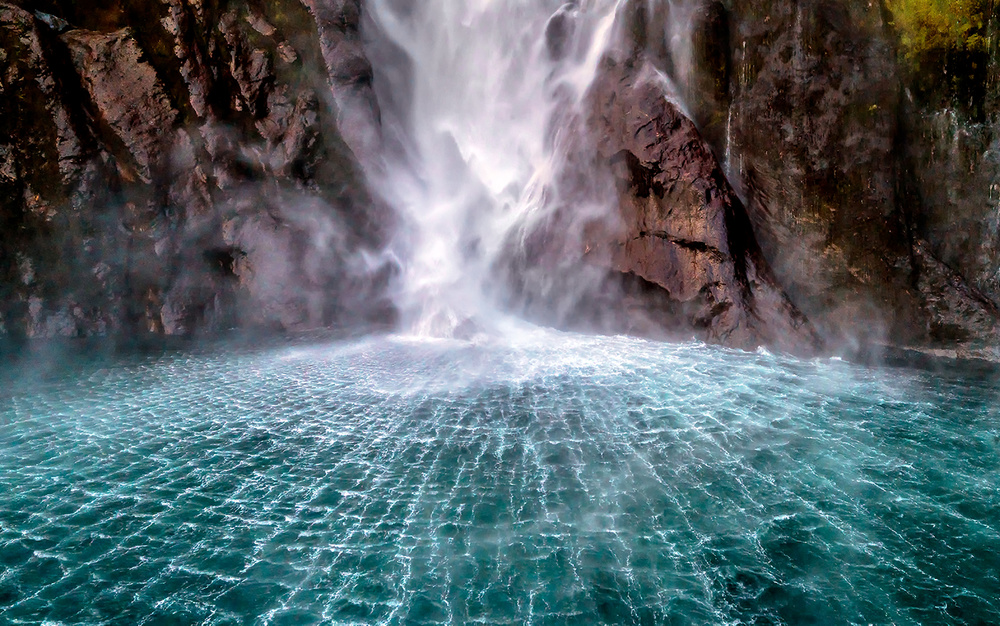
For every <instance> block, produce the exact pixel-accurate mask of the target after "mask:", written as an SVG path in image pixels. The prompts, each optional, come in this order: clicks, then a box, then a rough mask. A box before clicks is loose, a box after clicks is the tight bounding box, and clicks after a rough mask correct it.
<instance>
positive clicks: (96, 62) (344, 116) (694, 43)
mask: <svg viewBox="0 0 1000 626" xmlns="http://www.w3.org/2000/svg"><path fill="white" fill-rule="evenodd" d="M91 4H93V6H91ZM681 5H684V7H685V11H686V12H685V13H684V15H683V16H682V15H681V14H680V13H677V11H679V9H678V8H677V7H679V6H681ZM567 6H568V7H569V8H568V9H565V8H564V10H563V11H562V13H563V14H564V15H566V14H568V13H570V12H572V10H575V9H576V7H575V6H574V5H573V4H572V3H571V4H570V5H567ZM672 10H673V11H675V14H674V15H671V13H670V12H671V11H672ZM893 10H894V5H893V3H886V2H875V3H869V2H853V1H851V0H769V1H767V2H754V3H747V2H737V1H735V0H728V1H719V0H711V1H704V2H698V3H668V2H652V3H650V2H645V1H638V0H637V1H634V2H626V3H625V5H624V6H623V8H622V12H623V16H622V20H623V24H624V25H625V27H626V28H627V29H628V33H627V36H626V37H625V38H624V39H623V43H622V46H620V47H619V48H616V49H614V50H611V51H609V54H608V56H607V58H606V59H605V60H604V61H603V65H602V68H603V69H602V71H601V73H600V74H599V76H598V79H597V81H596V82H595V84H594V87H593V89H592V94H591V98H590V100H591V102H590V108H591V110H590V112H589V119H588V120H587V126H588V128H589V129H590V132H591V133H593V134H594V135H595V136H596V137H597V138H598V139H597V141H595V143H594V145H593V147H592V152H593V154H592V155H591V158H593V159H596V160H598V161H600V162H602V163H604V164H605V165H606V166H607V167H608V168H609V169H610V171H611V172H612V173H613V175H614V178H615V180H616V184H617V186H618V188H617V193H618V204H619V207H620V211H621V217H622V227H621V229H620V231H619V232H603V233H600V234H599V236H598V239H597V240H594V241H591V242H589V243H590V244H592V245H593V247H601V246H605V247H607V249H608V254H607V256H606V261H605V262H606V264H607V268H606V269H607V271H608V272H609V276H611V277H612V278H613V279H614V280H616V281H617V280H619V278H620V279H622V280H624V281H625V282H626V283H628V284H629V285H632V287H634V288H633V289H631V290H629V289H626V290H625V293H626V295H627V296H628V298H629V302H630V303H629V306H632V305H633V304H634V302H633V301H634V300H635V299H638V300H639V301H640V302H639V304H638V305H637V306H639V307H640V308H643V309H644V310H646V311H647V312H649V311H652V312H653V314H655V315H659V316H660V318H661V321H662V324H663V326H664V327H667V328H669V329H671V330H678V329H682V330H683V329H688V330H690V331H691V332H693V333H694V334H695V336H698V337H701V338H703V339H706V340H709V341H713V342H717V343H723V344H726V345H733V346H738V347H753V346H754V345H760V344H766V345H772V346H777V347H779V348H782V349H791V350H795V349H797V348H798V349H802V348H803V347H805V348H808V349H810V350H812V349H816V348H818V347H819V346H820V345H823V344H825V346H826V349H827V350H831V351H839V352H845V353H856V352H858V351H866V350H870V349H871V348H872V346H881V345H895V346H906V347H916V348H921V349H947V350H950V351H953V353H955V354H958V355H963V356H986V357H991V358H995V357H996V351H995V349H994V346H996V345H998V344H997V339H998V336H997V334H998V320H1000V314H998V310H1000V309H998V306H997V305H998V303H1000V254H997V253H996V252H995V251H996V249H997V243H998V242H997V238H998V234H1000V79H998V76H1000V55H998V52H997V50H998V46H1000V37H998V35H997V30H998V18H997V11H996V5H995V0H984V5H983V7H981V15H983V16H986V19H985V20H983V21H982V23H981V24H979V25H978V26H975V28H974V30H973V31H968V32H969V33H972V32H974V33H975V34H977V35H980V36H982V38H983V40H984V41H985V44H984V45H981V46H978V47H977V48H976V49H975V50H969V49H965V48H962V47H959V48H948V47H947V46H945V47H944V48H941V46H938V47H937V48H935V47H933V46H931V48H930V49H929V50H918V51H916V52H914V51H913V50H909V49H908V48H907V45H909V44H907V41H909V39H907V37H906V36H905V33H904V32H903V25H902V21H901V20H900V14H898V13H895V14H894V13H893ZM363 14H364V7H363V4H362V2H361V0H331V1H324V0H302V1H301V2H298V1H296V0H281V1H279V2H247V1H243V2H225V1H223V0H215V1H210V0H203V1H198V0H158V1H157V2H138V1H137V0H118V1H116V2H111V3H105V4H102V5H97V3H86V2H69V1H65V2H63V1H59V0H48V1H37V2H20V3H14V4H11V3H0V202H2V205H0V228H2V234H0V336H4V337H7V338H19V337H24V338H32V337H36V338H38V337H51V336H92V335H102V334H126V335H129V334H136V333H140V334H141V333H152V334H180V335H186V334H192V333H202V332H204V333H211V332H215V331H217V330H221V329H225V328H232V327H247V326H250V327H266V328H278V329H287V330H298V329H304V328H312V327H317V326H327V325H335V324H355V323H359V322H361V323H368V322H371V321H383V322H384V321H391V320H392V318H393V316H394V310H393V306H392V303H391V298H390V297H389V294H388V289H389V285H390V284H391V282H392V279H393V276H394V275H395V273H396V269H395V267H394V265H393V263H392V262H389V261H387V260H386V259H385V255H384V254H382V251H383V250H384V247H385V242H386V241H387V240H388V239H389V238H390V237H392V233H393V230H394V228H395V220H394V216H393V214H392V211H391V209H389V208H388V207H386V206H385V203H384V202H383V201H381V200H380V199H379V196H378V194H377V193H375V192H373V191H372V189H376V190H377V188H378V180H377V178H378V176H377V174H378V170H379V167H380V158H379V153H380V150H381V139H380V129H379V106H378V102H377V101H376V98H375V96H374V92H373V90H372V87H371V85H372V68H371V66H370V64H369V63H368V61H367V59H366V57H365V53H364V46H363V41H362V39H363V37H362V21H363ZM682 17H683V19H685V20H688V21H689V22H688V24H689V30H688V31H687V33H688V35H689V37H688V38H689V41H690V47H689V48H688V49H687V50H681V49H679V48H678V46H677V41H676V33H675V32H671V31H670V29H668V28H667V25H668V24H671V23H676V21H677V20H679V19H681V18H682ZM552 32H553V33H555V35H558V34H559V31H558V28H554V29H553V31H552ZM550 34H551V33H550ZM965 34H968V33H965ZM935 45H937V44H935ZM552 46H553V49H554V50H557V49H558V48H559V44H558V41H554V42H553V43H552ZM681 52H684V53H685V54H686V55H687V56H683V55H681V54H680V53H681ZM662 75H669V76H671V77H673V79H674V82H675V83H676V85H675V86H676V89H677V90H678V91H679V94H677V95H679V97H680V98H679V99H680V102H679V103H678V102H674V101H672V100H671V98H669V97H667V93H666V91H665V88H664V87H663V85H662V81H660V82H658V81H657V80H651V79H650V77H651V76H653V77H655V76H662ZM649 120H653V121H654V122H655V123H653V125H652V126H649V125H646V124H645V122H646V121H649ZM540 241H541V242H542V243H540V244H538V245H541V246H543V247H544V245H545V243H544V241H545V240H544V238H541V239H540ZM589 249H591V246H590V245H588V250H589ZM535 256H537V257H544V251H542V252H537V254H536V255H535ZM529 260H530V259H529ZM614 293H618V292H617V291H615V292H614ZM604 305H605V306H624V303H604ZM632 330H633V331H634V332H644V330H643V329H642V328H635V329H632Z"/></svg>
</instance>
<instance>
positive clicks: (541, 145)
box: [368, 0, 622, 336]
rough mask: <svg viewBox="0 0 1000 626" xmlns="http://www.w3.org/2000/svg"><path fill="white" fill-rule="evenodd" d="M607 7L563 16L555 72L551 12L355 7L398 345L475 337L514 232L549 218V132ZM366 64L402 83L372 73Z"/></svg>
mask: <svg viewBox="0 0 1000 626" xmlns="http://www.w3.org/2000/svg"><path fill="white" fill-rule="evenodd" d="M621 4H622V0H592V1H590V2H585V3H583V4H582V5H580V6H569V5H567V6H566V7H563V9H561V10H562V11H563V12H564V13H567V14H572V20H573V28H574V33H573V34H572V35H570V36H568V37H567V39H568V41H567V43H566V45H567V46H568V47H569V48H571V51H570V53H568V54H566V55H565V57H564V58H562V59H559V60H556V59H553V58H552V57H553V55H552V53H551V52H550V51H549V50H548V49H547V45H546V36H545V32H546V27H547V24H549V20H550V18H551V17H552V16H553V14H554V13H556V11H557V10H560V3H559V2H553V1H544V0H543V1H538V0H467V1H456V0H427V1H425V2H420V3H415V4H413V5H412V6H403V5H402V4H401V3H394V2H392V1H391V0H374V1H372V2H371V3H370V4H369V7H368V10H369V13H370V16H371V18H373V19H372V21H373V22H374V24H375V31H376V32H377V36H376V37H375V38H374V39H375V41H374V43H372V44H371V45H370V47H371V48H372V50H371V51H370V53H371V56H372V58H373V59H374V60H375V64H376V74H377V83H378V84H377V88H378V90H379V91H380V92H381V93H380V99H381V100H382V102H383V106H384V107H385V108H386V110H385V111H384V119H383V123H384V124H385V126H386V132H387V134H389V135H392V136H393V139H394V142H395V146H396V147H395V149H394V150H391V152H392V153H391V154H388V155H387V157H386V160H387V164H386V165H387V168H386V169H387V174H386V176H385V188H384V189H383V192H384V193H385V194H386V195H387V197H388V198H389V200H390V202H392V203H393V204H394V205H395V207H396V208H397V210H398V211H399V212H400V213H401V215H402V216H403V218H404V220H405V224H406V226H405V227H404V228H403V229H402V230H403V233H402V235H401V238H400V240H399V241H398V242H397V250H396V253H397V255H398V256H400V257H401V261H402V264H403V266H404V268H405V269H404V275H403V277H402V284H401V294H400V297H399V300H400V302H399V304H400V308H401V309H402V310H403V312H404V315H406V316H407V317H408V320H407V322H408V324H409V325H410V327H411V330H412V331H414V332H416V333H418V334H427V335H435V336H441V335H444V336H449V335H452V334H455V333H456V332H459V333H462V332H467V331H468V330H469V329H470V328H473V327H482V326H483V325H484V324H488V323H489V320H488V319H487V318H490V317H492V316H493V309H494V307H493V304H492V303H491V302H490V299H489V297H488V296H487V295H486V293H485V290H484V285H485V284H486V282H487V278H488V276H489V273H490V271H491V267H492V265H493V263H494V262H495V260H496V259H497V257H498V255H499V254H500V253H501V250H502V247H503V245H504V244H505V241H506V240H507V239H508V235H509V234H510V232H511V230H512V229H513V228H514V227H515V225H518V224H520V225H523V224H525V223H526V222H530V221H531V220H536V219H541V218H542V216H544V215H545V214H547V213H548V212H550V211H551V210H552V209H553V207H554V206H556V205H557V202H558V191H557V190H556V187H557V184H556V179H557V177H558V174H559V172H560V168H561V167H562V159H563V158H564V155H563V154H561V153H560V149H559V145H560V142H559V139H558V135H559V133H560V132H561V129H560V128H558V127H557V126H558V124H557V122H556V121H555V120H556V118H557V116H563V115H565V114H566V110H567V109H572V108H573V107H576V106H578V105H579V104H580V102H581V100H582V98H583V96H584V93H585V92H586V90H587V88H588V86H589V85H590V83H591V81H592V79H593V76H594V73H595V71H596V68H597V64H598V62H599V60H600V58H601V55H602V53H603V51H604V49H605V47H606V46H607V45H608V42H609V40H610V38H611V36H612V32H613V26H614V24H615V15H616V11H617V9H618V7H619V5H621ZM380 59H388V60H387V61H385V62H386V63H395V64H399V63H400V62H401V61H405V62H406V63H408V64H409V71H404V72H399V71H396V72H392V71H390V69H388V68H380V66H379V60H380ZM380 69H381V70H385V71H381V72H380V71H379V70H380ZM400 94H406V96H408V98H407V101H405V102H400V101H401V100H402V99H403V98H401V96H400ZM391 102H397V103H398V104H397V105H396V106H391V105H390V106H386V103H391ZM553 138H555V139H553ZM392 144H393V142H392V141H390V145H392ZM606 208H607V207H604V209H603V210H605V211H606ZM585 212H586V211H584V210H581V212H580V213H581V214H583V213H585Z"/></svg>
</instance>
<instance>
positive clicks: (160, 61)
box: [0, 0, 393, 339]
mask: <svg viewBox="0 0 1000 626" xmlns="http://www.w3.org/2000/svg"><path fill="white" fill-rule="evenodd" d="M358 16H359V9H358V3H357V2H354V3H351V2H347V3H339V4H338V3H314V5H310V6H309V7H308V8H307V7H306V6H304V5H302V4H300V3H298V2H297V1H295V0H287V1H279V2H225V1H206V2H197V3H190V2H182V1H180V0H159V1H155V2H138V1H133V0H121V1H115V2H106V3H90V2H63V1H60V0H51V1H42V0H40V1H38V2H27V1H26V2H23V3H21V4H20V6H16V5H13V4H7V3H0V50H2V53H0V227H2V229H3V236H2V237H0V336H2V337H5V338H8V339H17V338H44V337H52V336H91V335H101V334H123V335H134V334H143V333H155V334H168V335H178V334H179V335H186V334H192V333H198V332H212V331H217V330H221V329H225V328H231V327H247V326H250V327H268V328H275V327H277V328H284V329H302V328H309V327H315V326H321V325H329V324H337V323H351V322H355V321H358V320H371V321H377V320H386V319H388V318H391V316H392V315H393V313H392V307H391V304H390V303H389V302H388V300H387V298H386V297H385V294H384V293H383V291H382V290H383V289H384V287H385V285H386V284H387V282H388V279H389V278H390V275H391V273H392V271H393V269H392V267H391V266H390V265H388V264H386V263H385V262H383V261H381V260H380V259H379V256H378V251H379V250H380V249H381V245H382V241H383V239H384V237H385V233H386V230H387V229H388V228H390V224H391V215H389V214H388V212H387V211H386V210H385V209H384V208H381V204H380V202H379V200H378V199H377V198H375V197H373V196H372V195H371V194H370V193H369V192H368V185H367V184H366V181H365V178H364V176H365V174H364V172H365V170H364V169H363V164H364V163H372V162H374V161H375V160H376V159H377V155H378V152H379V147H378V136H379V130H378V125H377V119H378V110H377V106H376V104H375V99H374V94H373V92H372V90H371V87H370V83H371V81H370V76H371V69H370V67H369V66H368V65H367V64H366V62H365V61H364V58H363V55H362V54H361V53H360V43H359V41H360V34H359V33H358V29H359V24H358V20H359V17H358Z"/></svg>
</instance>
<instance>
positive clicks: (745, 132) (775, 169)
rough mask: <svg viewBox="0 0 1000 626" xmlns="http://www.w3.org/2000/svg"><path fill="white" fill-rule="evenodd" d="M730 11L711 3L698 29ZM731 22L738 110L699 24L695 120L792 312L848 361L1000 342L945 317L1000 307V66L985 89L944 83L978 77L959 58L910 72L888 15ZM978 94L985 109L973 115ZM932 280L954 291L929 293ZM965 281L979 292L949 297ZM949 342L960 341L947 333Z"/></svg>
mask: <svg viewBox="0 0 1000 626" xmlns="http://www.w3.org/2000/svg"><path fill="white" fill-rule="evenodd" d="M720 4H721V3H718V2H704V3H702V4H701V6H700V7H699V8H698V9H697V12H696V14H698V15H702V14H704V15H708V14H710V13H712V12H713V11H716V12H717V11H719V10H720V9H719V5H720ZM713 7H714V8H713ZM722 10H724V11H725V12H726V13H727V14H728V17H727V18H726V23H727V24H728V30H729V36H728V42H725V43H726V45H727V46H728V47H729V58H730V64H729V69H728V75H729V88H728V94H727V95H726V97H725V98H722V97H720V96H719V93H720V92H714V93H713V91H712V89H711V80H710V79H711V77H712V76H719V73H718V71H717V70H714V69H713V66H712V64H711V63H708V62H706V61H705V60H704V59H711V58H712V55H711V51H712V50H715V49H716V48H717V47H718V46H719V45H720V43H719V39H720V36H719V35H718V33H719V32H720V29H719V27H718V23H719V20H718V19H707V18H705V19H702V18H698V19H695V20H694V21H693V29H694V33H693V41H694V42H695V45H694V53H693V59H694V60H695V65H694V67H693V69H692V72H693V74H694V76H693V78H689V80H688V82H687V91H686V92H685V93H686V98H687V99H688V102H687V104H688V108H689V109H691V110H692V111H693V112H694V117H695V121H696V123H697V124H698V126H699V128H700V129H701V130H702V131H703V134H704V136H705V137H707V138H708V140H709V141H710V143H711V144H712V147H713V149H714V151H715V153H716V154H717V155H719V156H720V158H722V160H723V162H724V165H725V169H726V172H727V174H728V177H729V180H730V181H732V183H733V184H734V186H736V188H737V190H738V192H739V193H740V195H741V197H742V198H743V199H744V200H745V203H746V205H747V209H748V213H749V216H750V219H751V221H752V223H753V226H754V230H755V232H756V234H757V237H758V240H759V241H760V244H761V248H762V250H763V253H764V256H765V257H766V258H767V260H768V261H769V262H770V264H771V266H772V267H773V268H774V273H775V276H776V278H777V280H778V283H779V284H780V285H781V286H782V287H783V288H784V289H785V290H786V292H787V293H788V295H789V297H790V298H791V299H792V301H793V302H794V303H795V304H796V305H797V306H798V307H799V308H800V309H801V310H802V311H803V313H805V314H806V315H807V316H808V317H809V319H810V320H811V321H812V322H813V323H814V324H815V325H816V327H817V329H818V330H819V331H820V333H821V334H822V335H823V337H824V338H825V339H826V340H827V341H828V342H829V343H830V344H831V345H835V346H839V345H844V346H847V347H848V349H849V350H850V349H852V348H857V347H860V346H863V345H866V344H872V343H883V342H888V343H895V344H908V345H941V344H949V343H955V342H956V341H960V342H963V343H976V342H978V343H980V344H982V343H984V342H986V343H988V342H990V341H992V340H993V339H992V337H993V335H992V331H991V330H989V328H990V326H989V325H988V324H984V323H982V316H973V317H974V318H975V319H976V320H978V321H975V320H972V319H971V318H970V321H969V322H968V323H966V324H965V325H964V327H963V328H962V329H960V330H959V329H958V326H962V323H961V321H960V317H961V316H957V315H951V316H950V317H949V319H950V320H951V321H950V322H948V323H942V322H940V320H941V315H942V314H941V311H942V310H943V309H942V303H943V302H946V301H949V299H950V298H958V297H959V296H958V294H959V293H969V294H974V295H973V296H970V297H972V298H973V300H975V301H979V300H981V299H983V298H985V299H986V300H989V301H991V302H993V303H996V302H997V301H998V300H997V296H998V295H1000V289H998V288H997V284H998V283H997V277H998V275H1000V273H998V267H1000V266H998V265H997V258H998V257H997V255H996V254H995V252H994V251H995V246H996V243H997V241H996V233H997V228H996V211H997V207H998V204H997V201H996V200H995V198H994V196H998V197H1000V194H997V192H996V191H993V190H994V189H997V190H998V191H1000V187H996V185H997V183H998V179H997V177H996V172H997V171H998V168H997V163H998V162H1000V161H998V159H997V156H996V155H997V150H996V146H994V144H995V143H996V138H997V133H996V128H997V125H996V124H997V122H996V114H997V108H996V103H997V97H996V96H997V94H998V93H1000V90H998V89H997V88H996V85H997V83H998V81H997V76H998V75H1000V73H998V70H997V69H996V67H995V61H996V57H997V54H996V51H994V52H993V55H994V57H995V58H994V60H993V61H992V62H990V63H992V65H989V67H992V68H993V69H991V70H988V71H983V70H982V68H983V66H984V63H982V62H981V61H983V59H980V60H979V61H980V62H978V63H977V64H972V65H969V67H970V68H973V69H974V70H975V71H974V72H973V73H974V74H975V76H974V77H973V78H972V79H968V80H966V79H965V78H962V77H957V78H955V79H951V78H940V80H938V79H935V78H934V77H942V76H949V74H954V70H955V69H956V68H959V67H962V66H963V64H962V63H961V62H959V60H956V58H954V57H953V56H948V55H944V56H943V57H942V55H940V54H938V55H931V56H930V57H928V58H929V59H941V58H945V60H946V61H947V63H946V64H947V66H948V67H949V68H951V71H950V72H949V71H947V70H946V71H945V72H944V73H942V71H941V68H935V67H931V66H930V65H933V63H931V61H928V60H927V59H924V60H922V61H921V62H920V63H918V64H917V65H916V66H913V67H911V66H910V62H909V61H908V60H906V59H905V56H904V55H903V53H902V52H901V50H900V48H899V40H898V37H897V34H896V33H895V32H894V30H893V25H892V24H893V22H892V16H891V15H890V14H889V13H888V10H887V9H886V8H885V6H884V5H883V4H881V3H874V4H873V3H851V2H845V1H842V0H809V1H806V2H790V1H787V0H772V1H768V2H760V3H738V2H727V3H725V6H724V7H722ZM985 28H986V29H990V28H992V29H993V32H995V31H996V28H997V25H996V24H993V25H992V26H990V25H989V24H987V25H986V27H985ZM713 42H714V43H713ZM994 47H996V46H994ZM650 49H651V50H653V48H650ZM699 59H702V60H701V61H699ZM659 62H660V63H661V64H664V65H666V64H667V63H666V62H664V61H659ZM921 63H922V64H923V65H921ZM928 64H930V65H928ZM924 65H926V66H927V67H924ZM966 65H968V64H966ZM914 68H916V69H914ZM977 68H978V69H977ZM963 81H964V82H963ZM970 81H971V82H975V83H976V85H972V86H970V85H967V84H965V83H966V82H970ZM935 82H937V83H938V84H937V87H935V86H934V84H935ZM960 83H961V84H960ZM973 92H974V93H977V94H980V96H978V97H976V98H974V99H973V100H974V102H971V103H970V102H964V100H963V98H965V100H968V98H966V97H965V95H967V94H968V93H973ZM982 94H985V97H983V96H982ZM963 102H964V104H963ZM723 120H724V121H723ZM720 125H722V126H723V129H722V132H720ZM918 241H920V242H922V243H920V244H918ZM932 267H945V268H948V271H950V272H953V273H952V274H949V276H951V278H950V279H949V280H948V281H944V280H937V279H935V280H928V279H927V276H928V272H930V269H929V268H932ZM932 273H933V272H932ZM956 277H958V278H960V279H961V280H962V281H964V284H965V287H963V289H959V290H955V289H951V288H949V289H945V285H946V284H949V285H950V284H953V283H954V280H956V279H957V278H956ZM936 289H937V290H938V291H935V290H936ZM941 290H945V291H941ZM946 292H947V293H946ZM949 294H950V295H949ZM959 299H960V298H959ZM955 306H956V307H958V308H963V307H964V305H960V304H958V301H956V302H955ZM946 308H947V307H946ZM989 310H991V309H990V307H989V306H987V307H986V308H985V309H983V311H984V312H983V315H989V313H988V311H989ZM946 317H947V316H946ZM956 325H957V326H956ZM944 326H948V327H950V328H951V329H952V331H953V332H952V331H949V332H939V331H938V330H935V329H940V328H942V327H944Z"/></svg>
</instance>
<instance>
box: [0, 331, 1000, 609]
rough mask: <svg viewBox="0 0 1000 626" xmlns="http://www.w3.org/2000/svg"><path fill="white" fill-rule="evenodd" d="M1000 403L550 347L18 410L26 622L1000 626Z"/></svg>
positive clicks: (310, 365) (960, 388) (100, 374)
mask: <svg viewBox="0 0 1000 626" xmlns="http://www.w3.org/2000/svg"><path fill="white" fill-rule="evenodd" d="M998 389H1000V385H998V384H997V382H996V380H995V379H994V378H993V377H990V376H986V375H983V374H976V373H965V374H963V373H961V372H957V371H948V372H943V373H942V372H937V373H934V372H930V371H922V370H906V369H893V368H884V369H878V368H867V367H862V366H857V365H851V364H847V363H843V362H839V361H835V360H834V361H828V360H821V361H800V360H794V359H790V358H783V357H776V356H772V355H769V354H766V353H756V354H753V353H751V354H746V353H738V352H732V351H727V350H723V349H718V348H712V347H706V346H702V345H696V344H688V345H670V344H656V343H648V342H643V341H638V340H631V339H623V338H596V337H585V336H576V335H562V334H555V333H543V332H538V333H534V334H529V335H527V336H523V337H521V338H519V339H516V340H505V341H502V342H500V341H497V342H491V341H489V340H483V341H481V342H479V343H462V342H448V341H423V340H415V339H407V338H403V337H381V338H372V339H367V340H362V341H351V342H340V343H337V342H334V343H330V344H327V345H318V346H279V347H272V348H260V349H257V350H246V349H241V350H230V351H218V352H213V351H204V352H201V353H198V354H191V353H188V354H173V355H168V356H164V357H159V358H155V359H153V358H150V359H147V360H135V359H133V360H129V361H122V362H121V363H118V364H114V365H108V364H104V365H103V366H101V365H97V364H93V363H92V364H90V365H81V366H80V367H79V368H78V369H77V370H76V371H74V372H71V373H64V374H63V375H62V376H60V377H59V378H57V379H53V380H49V381H47V382H38V383H35V384H29V383H28V382H27V381H24V380H22V381H20V382H18V383H17V384H13V385H8V390H7V391H6V392H0V623H3V624H39V623H49V624H256V623H260V624H313V623H338V624H340V623H343V624H444V623H448V624H459V623H469V622H473V623H483V624H525V623H528V624H587V623H614V624H782V623H785V624H804V623H819V624H833V623H857V624H868V623H875V624H888V623H894V624H997V623H1000V479H998V475H1000V473H998V467H1000V413H998V409H997V408H996V407H997V405H996V402H995V400H996V396H997V390H998Z"/></svg>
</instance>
